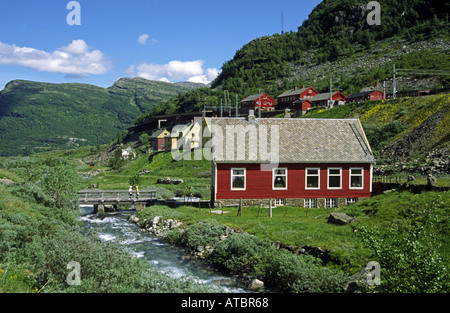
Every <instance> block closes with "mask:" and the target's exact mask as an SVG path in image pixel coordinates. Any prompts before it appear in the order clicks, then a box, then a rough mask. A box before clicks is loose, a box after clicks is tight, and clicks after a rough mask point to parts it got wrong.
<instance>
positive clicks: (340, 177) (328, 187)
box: [327, 167, 342, 189]
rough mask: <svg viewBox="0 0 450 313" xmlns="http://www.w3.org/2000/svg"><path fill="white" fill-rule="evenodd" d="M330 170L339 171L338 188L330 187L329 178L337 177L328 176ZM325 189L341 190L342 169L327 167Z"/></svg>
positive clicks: (334, 175)
mask: <svg viewBox="0 0 450 313" xmlns="http://www.w3.org/2000/svg"><path fill="white" fill-rule="evenodd" d="M330 170H339V187H330V176H333V177H336V176H338V175H337V174H330ZM327 189H342V167H329V168H328V169H327Z"/></svg>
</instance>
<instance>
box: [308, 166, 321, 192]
mask: <svg viewBox="0 0 450 313" xmlns="http://www.w3.org/2000/svg"><path fill="white" fill-rule="evenodd" d="M305 173H306V174H305V175H306V178H305V181H306V183H305V184H306V186H305V189H320V175H319V174H320V169H319V168H307V169H306V171H305Z"/></svg>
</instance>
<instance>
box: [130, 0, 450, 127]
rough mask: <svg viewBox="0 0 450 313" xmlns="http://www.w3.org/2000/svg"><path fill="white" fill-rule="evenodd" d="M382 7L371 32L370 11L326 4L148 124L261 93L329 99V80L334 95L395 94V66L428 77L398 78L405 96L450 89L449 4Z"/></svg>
mask: <svg viewBox="0 0 450 313" xmlns="http://www.w3.org/2000/svg"><path fill="white" fill-rule="evenodd" d="M378 2H379V3H380V5H381V25H368V23H367V15H368V14H369V13H370V12H371V11H370V10H367V9H366V8H365V6H364V5H362V4H361V1H358V0H326V1H323V2H321V3H320V4H319V5H317V6H316V7H315V8H314V10H313V11H312V12H311V14H310V15H309V17H308V19H307V20H305V21H304V22H303V24H302V25H301V26H299V27H298V30H297V31H291V32H287V33H284V34H274V35H272V36H265V37H261V38H256V39H254V40H252V41H250V42H249V43H247V44H246V45H244V46H243V47H242V48H240V49H239V50H237V51H236V53H235V55H234V56H233V58H232V59H230V60H229V61H227V62H225V63H224V64H223V66H222V71H221V72H220V74H219V76H218V77H217V78H216V79H215V80H214V81H213V82H212V83H211V88H210V90H207V88H202V89H201V90H200V89H198V90H195V91H191V92H188V93H187V94H184V95H182V96H180V97H177V98H172V99H170V100H169V101H166V102H164V103H163V104H162V105H160V106H158V107H155V110H154V112H150V113H148V114H147V116H151V115H154V114H162V113H174V112H180V113H182V112H189V111H190V110H198V109H199V108H201V107H203V105H207V106H217V105H218V104H220V101H221V100H224V98H225V95H224V91H228V92H229V95H230V98H231V100H232V101H231V102H232V105H234V99H235V95H236V94H237V95H238V97H239V100H242V99H244V98H245V97H247V96H249V95H251V94H256V93H258V91H259V90H263V91H264V92H265V93H267V94H269V95H270V96H272V97H276V96H277V95H279V94H281V93H282V92H284V91H286V90H288V89H291V88H293V87H294V86H302V85H305V86H312V87H314V88H315V89H316V90H317V91H319V92H328V91H329V88H330V87H329V86H330V79H332V83H333V90H341V91H342V92H343V93H344V94H345V95H349V94H351V93H356V92H360V91H362V90H366V89H368V88H373V87H374V86H375V85H376V84H377V82H379V88H382V86H383V84H384V85H385V88H386V92H387V93H392V89H393V79H392V78H393V66H394V64H395V65H396V68H397V69H399V68H400V69H409V70H412V69H414V70H420V72H421V73H422V74H418V73H417V72H416V73H412V72H410V71H408V72H407V71H403V72H399V73H397V91H398V92H401V91H409V90H415V89H440V88H448V87H450V75H448V73H449V72H450V53H449V52H450V37H449V34H450V24H449V23H448V18H447V14H448V12H449V11H450V3H449V2H448V1H441V0H431V1H427V0H403V1H396V0H380V1H378ZM299 23H300V21H299ZM426 71H428V74H423V73H424V72H426ZM144 118H145V117H142V118H140V119H139V120H138V122H139V121H142V120H144Z"/></svg>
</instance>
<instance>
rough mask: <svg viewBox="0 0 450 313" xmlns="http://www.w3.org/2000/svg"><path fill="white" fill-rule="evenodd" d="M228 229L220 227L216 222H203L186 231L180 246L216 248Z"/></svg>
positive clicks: (180, 238)
mask: <svg viewBox="0 0 450 313" xmlns="http://www.w3.org/2000/svg"><path fill="white" fill-rule="evenodd" d="M225 229H226V227H225V226H224V225H219V224H218V223H217V221H216V220H202V221H199V222H197V223H196V224H194V225H192V226H190V227H189V228H188V229H186V230H185V231H184V232H183V233H182V234H181V235H180V237H179V241H178V242H179V244H181V245H183V246H185V247H188V248H189V249H196V248H197V247H199V246H201V247H204V246H215V245H216V244H217V243H218V242H219V241H220V237H221V236H222V235H225Z"/></svg>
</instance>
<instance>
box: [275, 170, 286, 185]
mask: <svg viewBox="0 0 450 313" xmlns="http://www.w3.org/2000/svg"><path fill="white" fill-rule="evenodd" d="M272 187H273V189H287V168H274V169H273V186H272Z"/></svg>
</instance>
